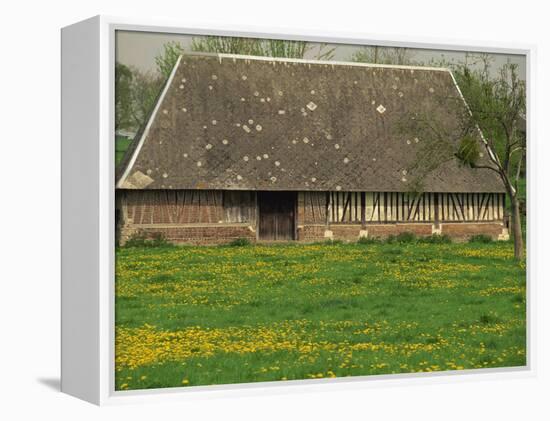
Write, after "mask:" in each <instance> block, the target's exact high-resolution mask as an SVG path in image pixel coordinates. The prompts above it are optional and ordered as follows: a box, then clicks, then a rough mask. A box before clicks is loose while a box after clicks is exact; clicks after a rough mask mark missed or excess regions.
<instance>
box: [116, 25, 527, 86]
mask: <svg viewBox="0 0 550 421" xmlns="http://www.w3.org/2000/svg"><path fill="white" fill-rule="evenodd" d="M192 38H193V37H192V36H189V35H180V34H166V33H154V32H137V31H117V36H116V59H117V61H118V62H120V63H122V64H125V65H128V66H133V67H136V68H137V69H139V70H141V71H143V72H147V71H151V72H156V65H155V57H156V56H157V55H159V54H160V53H161V52H162V49H163V45H164V44H165V43H167V42H170V41H178V42H180V43H181V45H182V46H183V48H184V50H185V51H191V48H190V45H191V40H192ZM311 44H312V46H313V47H314V48H312V49H311V50H310V51H309V52H308V54H307V55H306V57H305V58H315V56H316V54H317V51H318V47H319V44H314V43H311ZM328 46H329V47H335V50H334V57H333V58H332V59H333V60H338V61H351V57H352V56H353V54H354V53H355V52H357V51H358V50H360V49H361V48H362V47H361V46H357V45H346V44H329V45H328ZM490 55H491V57H492V59H493V60H492V62H491V67H490V69H489V71H490V73H491V74H492V75H493V76H494V75H496V74H497V72H498V69H499V68H500V67H501V66H502V65H503V64H505V63H507V62H508V61H510V62H511V63H516V64H517V65H518V71H519V76H520V78H521V79H523V80H525V74H526V59H525V56H524V55H510V54H490ZM410 56H411V59H412V60H414V61H416V62H422V63H426V64H427V65H428V64H429V63H430V62H431V61H432V60H436V61H439V60H441V59H443V60H445V61H448V62H451V63H453V62H455V63H460V62H463V61H464V60H465V58H466V53H465V52H462V51H446V50H429V49H410ZM469 60H470V62H471V60H472V58H471V57H470V58H469Z"/></svg>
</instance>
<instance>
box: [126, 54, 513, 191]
mask: <svg viewBox="0 0 550 421" xmlns="http://www.w3.org/2000/svg"><path fill="white" fill-rule="evenodd" d="M436 98H451V99H453V98H454V99H459V100H460V103H461V109H462V111H464V110H465V109H466V108H465V107H466V106H465V104H464V102H463V101H462V99H461V97H460V92H459V91H458V88H457V86H456V84H455V82H454V79H453V77H452V74H451V73H450V72H449V71H448V70H446V69H439V68H422V67H408V66H382V65H368V64H355V63H333V62H316V61H306V60H284V59H273V58H263V57H246V56H237V55H222V54H220V55H185V56H182V57H180V59H179V60H178V62H177V64H176V66H175V67H174V70H173V71H172V74H171V75H170V78H169V79H168V81H167V83H166V85H165V87H164V90H163V92H162V94H161V95H160V97H159V100H158V102H157V104H156V107H155V109H154V110H153V112H152V114H151V116H150V118H149V121H148V122H147V125H146V126H145V127H144V128H142V130H141V131H140V133H139V134H138V138H137V139H136V140H135V141H134V143H133V145H132V147H131V149H130V150H129V151H128V154H127V156H126V158H125V160H124V161H123V163H122V166H121V170H120V173H119V174H118V177H117V187H118V188H127V189H133V188H137V189H236V190H322V191H324V190H332V191H333V190H342V191H410V190H413V189H416V188H417V187H418V186H417V185H413V184H415V183H416V184H418V181H419V180H420V181H421V187H422V189H423V190H424V191H431V192H501V191H503V187H502V183H501V181H500V180H499V178H498V176H497V175H496V174H495V173H494V172H492V171H490V170H486V169H472V168H469V167H464V166H461V165H459V163H458V162H457V160H456V159H452V156H451V157H450V159H448V160H444V161H445V162H444V163H443V164H441V165H438V166H436V167H434V168H432V167H431V166H429V165H427V164H426V165H424V164H423V160H424V159H425V158H426V156H428V157H429V155H430V147H431V146H430V144H429V142H431V141H428V140H427V139H426V138H424V137H423V136H422V135H421V133H419V132H416V133H415V132H414V130H412V129H411V128H409V129H407V128H405V129H403V124H402V121H403V119H408V118H410V116H411V115H413V114H414V113H417V114H418V113H425V114H426V115H429V116H430V115H433V118H434V119H439V121H438V124H442V125H443V126H446V127H445V128H446V129H449V128H450V129H451V130H453V126H456V125H457V124H458V121H459V116H458V115H457V111H456V107H455V108H449V109H446V107H445V105H441V104H444V102H441V101H438V100H436ZM455 103H456V101H455ZM399 127H401V128H399ZM478 136H480V134H478ZM479 141H480V144H481V137H480V138H479ZM453 149H454V148H453ZM481 150H482V151H483V152H482V154H483V153H485V149H484V148H481ZM481 160H482V161H486V160H487V157H486V156H483V157H482V158H481ZM427 167H429V170H427V169H426V168H427ZM426 172H427V174H426Z"/></svg>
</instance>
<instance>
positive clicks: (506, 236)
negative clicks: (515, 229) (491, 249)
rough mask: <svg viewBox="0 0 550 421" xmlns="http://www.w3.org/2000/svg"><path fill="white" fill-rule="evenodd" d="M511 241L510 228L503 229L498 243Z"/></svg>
mask: <svg viewBox="0 0 550 421" xmlns="http://www.w3.org/2000/svg"><path fill="white" fill-rule="evenodd" d="M509 239H510V233H509V232H508V228H502V233H501V234H499V235H498V241H508V240H509Z"/></svg>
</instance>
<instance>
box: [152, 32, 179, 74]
mask: <svg viewBox="0 0 550 421" xmlns="http://www.w3.org/2000/svg"><path fill="white" fill-rule="evenodd" d="M182 54H183V47H182V46H181V44H180V43H179V42H177V41H170V42H167V43H165V44H164V46H163V51H162V53H161V54H159V55H158V56H156V57H155V63H156V64H157V70H158V72H159V73H160V74H161V75H162V76H163V78H164V80H166V79H168V76H170V73H171V72H172V69H173V68H174V66H175V65H176V62H177V61H178V58H179V56H181V55H182Z"/></svg>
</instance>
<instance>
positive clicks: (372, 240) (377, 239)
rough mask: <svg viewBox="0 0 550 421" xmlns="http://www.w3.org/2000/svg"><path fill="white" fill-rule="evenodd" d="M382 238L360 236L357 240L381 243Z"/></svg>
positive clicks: (359, 241)
mask: <svg viewBox="0 0 550 421" xmlns="http://www.w3.org/2000/svg"><path fill="white" fill-rule="evenodd" d="M381 242H382V240H381V239H380V238H378V237H360V238H359V240H357V244H365V245H368V244H380V243H381Z"/></svg>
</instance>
